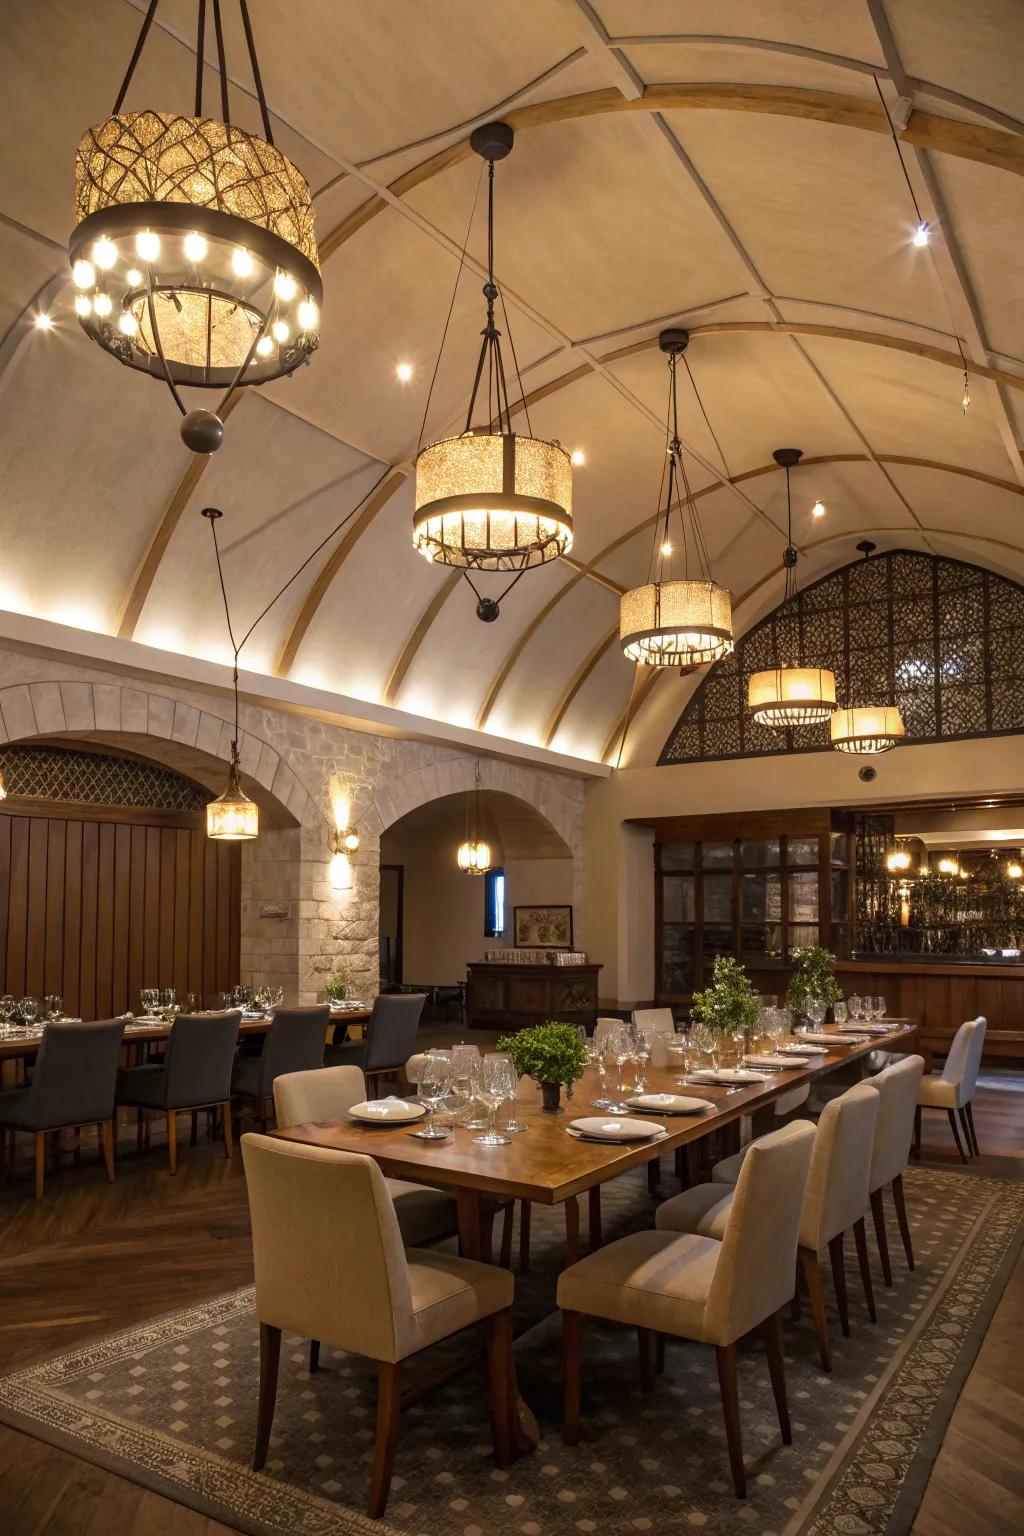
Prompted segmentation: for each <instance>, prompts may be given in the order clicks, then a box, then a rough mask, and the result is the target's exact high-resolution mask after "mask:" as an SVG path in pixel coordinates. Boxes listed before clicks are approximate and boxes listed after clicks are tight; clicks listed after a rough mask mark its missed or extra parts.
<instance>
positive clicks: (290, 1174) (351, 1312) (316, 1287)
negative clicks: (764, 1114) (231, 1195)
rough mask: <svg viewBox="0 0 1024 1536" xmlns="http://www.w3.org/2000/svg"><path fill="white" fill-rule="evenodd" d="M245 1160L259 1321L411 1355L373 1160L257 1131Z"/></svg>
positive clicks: (376, 1354)
mask: <svg viewBox="0 0 1024 1536" xmlns="http://www.w3.org/2000/svg"><path fill="white" fill-rule="evenodd" d="M242 1159H243V1161H244V1164H245V1180H246V1185H247V1187H248V1191H249V1210H250V1213H251V1216H252V1247H253V1261H254V1265H255V1270H256V1314H257V1316H258V1318H259V1320H260V1322H261V1323H269V1324H270V1325H271V1326H272V1327H275V1328H285V1329H287V1330H289V1331H290V1332H293V1333H298V1334H301V1335H302V1336H303V1337H304V1338H314V1339H330V1341H331V1343H332V1344H336V1345H338V1346H340V1347H341V1348H342V1349H346V1350H352V1351H353V1352H354V1353H356V1354H359V1355H368V1356H369V1357H370V1358H371V1359H373V1360H390V1361H394V1360H400V1359H401V1358H402V1357H403V1355H405V1354H407V1353H409V1351H410V1349H411V1347H412V1344H413V1329H412V1291H411V1287H410V1284H409V1271H408V1266H407V1263H406V1258H405V1250H404V1249H403V1247H402V1238H401V1233H400V1232H399V1229H398V1218H397V1217H396V1215H395V1208H394V1206H393V1204H392V1202H391V1199H390V1196H389V1195H388V1191H387V1186H386V1184H385V1182H384V1176H383V1174H382V1173H381V1171H380V1169H379V1168H378V1167H377V1165H376V1163H375V1162H374V1161H373V1159H372V1158H369V1157H363V1156H361V1155H359V1154H358V1153H354V1152H337V1151H334V1150H333V1149H332V1148H329V1147H310V1146H303V1145H301V1144H300V1143H298V1142H288V1141H281V1140H280V1139H278V1138H277V1137H272V1136H256V1135H246V1136H243V1137H242ZM790 1278H792V1276H791V1277H790Z"/></svg>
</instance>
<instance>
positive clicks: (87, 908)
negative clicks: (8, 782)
mask: <svg viewBox="0 0 1024 1536" xmlns="http://www.w3.org/2000/svg"><path fill="white" fill-rule="evenodd" d="M193 822H194V818H185V819H184V820H183V819H182V818H179V819H178V824H169V821H168V818H167V817H166V816H165V817H163V818H162V820H161V821H160V822H159V823H158V824H152V823H151V822H149V821H148V820H146V819H145V818H144V817H142V816H139V817H137V818H136V819H134V820H132V821H125V822H122V821H115V820H112V819H110V817H109V814H108V815H106V816H103V818H102V819H96V820H91V819H88V818H87V816H83V817H78V816H77V815H75V814H74V813H68V814H66V815H61V816H51V815H39V814H32V815H18V814H17V813H16V812H7V811H2V812H0V987H2V990H3V991H4V992H9V993H11V994H12V996H14V997H19V998H20V997H23V996H26V995H28V996H35V997H39V996H43V995H44V994H46V993H48V992H55V993H57V994H59V995H60V996H61V997H62V998H63V1000H64V1007H65V1010H66V1011H67V1012H68V1013H70V1014H75V1015H80V1016H81V1017H82V1018H83V1019H102V1018H111V1017H115V1016H116V1015H118V1014H121V1013H124V1012H125V1010H126V1009H128V1008H132V1009H138V1007H139V992H140V990H141V988H142V987H157V986H159V987H171V986H173V987H175V988H176V989H177V991H178V994H179V996H181V995H183V994H184V993H186V992H194V993H195V994H196V1002H197V1004H198V1002H199V999H200V996H201V995H203V996H205V998H206V1000H207V1002H212V1000H213V998H214V995H215V994H216V993H217V992H222V991H224V990H225V989H226V988H228V987H230V986H233V985H234V984H235V983H236V982H237V981H238V965H239V935H240V913H241V851H240V849H239V848H238V846H237V844H221V843H212V842H210V841H209V840H208V839H207V837H206V835H205V831H204V830H203V828H201V827H199V826H196V825H194V824H193Z"/></svg>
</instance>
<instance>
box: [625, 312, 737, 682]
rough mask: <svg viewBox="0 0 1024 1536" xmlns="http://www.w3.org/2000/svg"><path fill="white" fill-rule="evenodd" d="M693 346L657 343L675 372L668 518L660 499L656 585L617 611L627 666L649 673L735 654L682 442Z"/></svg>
mask: <svg viewBox="0 0 1024 1536" xmlns="http://www.w3.org/2000/svg"><path fill="white" fill-rule="evenodd" d="M689 339H690V337H689V333H688V332H687V331H683V330H679V329H675V328H673V329H670V330H665V331H662V333H661V335H660V336H659V337H658V346H659V347H660V348H661V350H662V352H664V353H666V354H667V356H668V368H669V421H670V424H671V437H670V438H669V444H668V454H667V464H668V470H667V473H664V474H663V476H662V489H663V490H664V492H665V506H664V511H663V512H662V511H661V510H660V494H659V512H658V516H657V517H656V519H655V525H654V548H653V550H652V553H651V572H650V574H651V576H652V577H654V579H653V580H650V581H648V582H647V583H646V584H645V585H644V586H641V587H633V588H632V589H631V590H630V591H628V592H624V593H623V595H622V598H621V599H620V604H619V643H620V645H621V646H622V649H623V652H624V653H625V655H626V656H627V657H628V658H629V660H630V661H636V662H639V663H641V665H643V666H647V667H678V668H680V670H682V671H687V670H692V669H693V668H694V667H699V666H703V665H704V663H706V662H712V661H718V660H719V659H720V658H721V657H722V656H728V654H729V652H730V651H731V650H732V648H733V639H732V594H731V592H729V591H727V590H726V588H725V587H720V586H718V584H717V583H716V582H715V581H713V580H712V577H711V570H710V565H709V563H708V555H707V549H706V546H705V544H704V535H703V531H702V529H701V525H700V519H699V518H698V516H697V507H696V503H695V502H694V499H693V494H692V492H691V490H690V483H689V478H688V476H687V473H686V468H685V466H684V464H683V457H682V442H681V440H680V437H679V419H678V407H677V401H676V364H677V363H678V360H679V358H680V357H681V355H682V353H683V352H684V351H685V350H686V345H687V343H688V341H689ZM677 493H678V494H680V495H682V497H683V500H682V501H681V502H680V504H679V506H678V507H677V511H678V513H679V522H680V527H681V532H682V569H683V575H682V577H679V578H672V576H671V570H672V556H673V553H674V551H673V546H672V543H671V539H670V536H669V535H670V526H669V525H670V519H671V514H672V506H673V501H674V499H675V497H676V495H677ZM691 549H692V554H693V558H694V560H695V561H696V563H697V566H698V569H699V571H700V575H698V576H691V575H690V574H689V566H690V559H691ZM666 572H667V573H668V575H667V577H666Z"/></svg>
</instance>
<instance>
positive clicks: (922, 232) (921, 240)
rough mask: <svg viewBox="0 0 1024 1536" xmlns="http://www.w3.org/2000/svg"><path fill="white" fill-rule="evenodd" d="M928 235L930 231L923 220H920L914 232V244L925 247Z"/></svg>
mask: <svg viewBox="0 0 1024 1536" xmlns="http://www.w3.org/2000/svg"><path fill="white" fill-rule="evenodd" d="M930 233H931V231H930V230H929V228H928V225H927V224H926V223H925V221H924V219H922V220H921V222H920V224H919V225H918V226H917V228H916V229H915V230H914V244H915V245H917V246H922V245H927V244H928V236H929V234H930Z"/></svg>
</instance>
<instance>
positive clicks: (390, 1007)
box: [363, 992, 427, 1072]
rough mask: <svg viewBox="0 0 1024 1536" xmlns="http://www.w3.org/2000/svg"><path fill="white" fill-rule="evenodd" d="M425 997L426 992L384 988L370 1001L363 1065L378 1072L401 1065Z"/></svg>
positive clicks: (408, 1053)
mask: <svg viewBox="0 0 1024 1536" xmlns="http://www.w3.org/2000/svg"><path fill="white" fill-rule="evenodd" d="M426 1001H427V994H426V993H425V992H405V993H396V992H387V993H381V994H379V995H378V996H377V997H376V998H375V999H374V1003H373V1012H372V1013H371V1015H370V1022H369V1024H368V1025H367V1026H366V1053H365V1055H364V1057H363V1069H364V1071H366V1072H380V1071H382V1070H386V1069H387V1068H388V1067H404V1066H405V1064H406V1062H407V1061H408V1060H409V1057H410V1056H411V1055H412V1053H413V1048H414V1046H415V1044H416V1031H417V1030H418V1029H419V1027H420V1016H421V1015H422V1013H423V1005H424V1004H425V1003H426Z"/></svg>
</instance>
